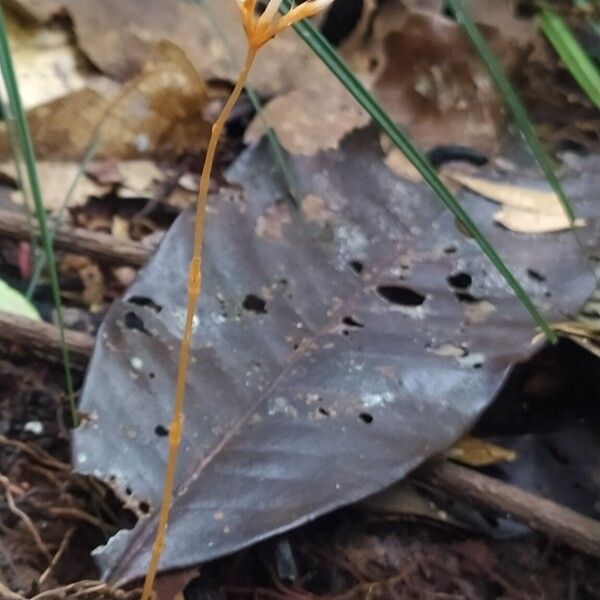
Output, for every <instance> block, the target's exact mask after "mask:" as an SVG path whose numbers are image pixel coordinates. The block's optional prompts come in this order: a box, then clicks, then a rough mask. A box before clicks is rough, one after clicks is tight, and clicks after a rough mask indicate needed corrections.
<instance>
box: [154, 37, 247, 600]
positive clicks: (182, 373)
mask: <svg viewBox="0 0 600 600" xmlns="http://www.w3.org/2000/svg"><path fill="white" fill-rule="evenodd" d="M256 52H257V49H256V48H250V49H249V50H248V55H247V57H246V62H245V64H244V67H243V69H242V71H241V73H240V76H239V78H238V80H237V83H236V85H235V88H234V89H233V91H232V92H231V95H230V96H229V99H228V100H227V103H226V104H225V106H224V107H223V110H222V111H221V114H220V115H219V117H218V119H217V120H216V121H215V123H214V125H213V127H212V132H211V136H210V140H209V143H208V149H207V151H206V159H205V161H204V167H203V169H202V177H201V179H200V190H199V192H198V206H197V208H196V224H195V229H194V249H193V254H192V260H191V261H190V267H189V273H188V301H187V313H186V318H185V325H184V328H183V337H182V340H181V350H180V353H179V370H178V372H177V384H176V388H175V400H174V404H173V416H172V420H171V424H170V425H169V456H168V458H167V472H166V474H165V481H164V486H163V496H162V504H161V507H160V516H159V520H158V528H157V532H156V539H155V540H154V546H153V547H152V556H151V558H150V565H149V566H148V572H147V573H146V580H145V581H144V589H143V592H142V600H150V598H151V596H152V589H153V587H154V579H155V578H156V573H157V571H158V563H159V561H160V557H161V555H162V552H163V549H164V546H165V538H166V535H167V527H168V523H169V514H170V512H171V498H172V496H173V485H174V483H175V467H176V466H177V456H178V454H179V446H180V444H181V434H182V431H183V422H184V400H185V385H186V379H187V370H188V364H189V358H190V345H191V341H192V330H193V328H192V325H193V322H194V315H195V313H196V304H197V302H198V296H200V292H201V290H202V245H203V240H204V223H205V216H206V201H207V198H208V188H209V184H210V174H211V172H212V167H213V164H214V160H215V154H216V151H217V146H218V143H219V139H220V137H221V133H222V132H223V128H224V126H225V123H226V122H227V119H228V118H229V115H230V114H231V110H232V109H233V107H234V106H235V103H236V102H237V101H238V99H239V97H240V94H241V93H242V90H243V89H244V85H245V84H246V81H247V79H248V73H249V72H250V69H251V67H252V63H253V62H254V57H255V56H256Z"/></svg>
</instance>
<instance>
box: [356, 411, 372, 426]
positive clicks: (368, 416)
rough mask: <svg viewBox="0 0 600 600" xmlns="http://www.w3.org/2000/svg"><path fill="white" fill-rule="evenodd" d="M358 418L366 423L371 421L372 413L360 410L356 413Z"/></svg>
mask: <svg viewBox="0 0 600 600" xmlns="http://www.w3.org/2000/svg"><path fill="white" fill-rule="evenodd" d="M358 418H359V419H360V420H361V421H362V422H363V423H366V424H367V425H369V424H371V423H372V422H373V415H372V414H370V413H366V412H362V413H360V415H358Z"/></svg>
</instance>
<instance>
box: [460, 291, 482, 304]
mask: <svg viewBox="0 0 600 600" xmlns="http://www.w3.org/2000/svg"><path fill="white" fill-rule="evenodd" d="M454 295H455V296H456V299H457V300H458V301H459V302H464V303H465V304H477V302H479V301H480V300H481V298H476V297H475V296H473V295H472V294H469V293H468V292H455V293H454Z"/></svg>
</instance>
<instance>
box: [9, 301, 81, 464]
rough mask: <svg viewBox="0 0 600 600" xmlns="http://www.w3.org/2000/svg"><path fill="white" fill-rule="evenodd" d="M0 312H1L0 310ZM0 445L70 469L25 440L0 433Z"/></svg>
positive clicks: (42, 462)
mask: <svg viewBox="0 0 600 600" xmlns="http://www.w3.org/2000/svg"><path fill="white" fill-rule="evenodd" d="M0 314H2V313H1V312H0ZM0 445H4V446H12V447H13V448H17V449H18V450H20V451H21V452H24V453H25V454H27V455H28V456H30V457H31V458H33V459H34V460H35V461H36V462H39V463H40V464H42V465H45V466H47V467H50V468H52V469H55V470H57V471H70V470H71V467H70V466H69V465H68V464H67V463H64V462H61V461H60V460H57V459H56V458H54V457H53V456H52V455H50V454H48V453H47V452H45V451H44V450H42V449H41V448H38V447H37V446H34V445H33V444H26V443H25V442H21V441H19V440H11V439H9V438H7V437H6V436H4V435H0Z"/></svg>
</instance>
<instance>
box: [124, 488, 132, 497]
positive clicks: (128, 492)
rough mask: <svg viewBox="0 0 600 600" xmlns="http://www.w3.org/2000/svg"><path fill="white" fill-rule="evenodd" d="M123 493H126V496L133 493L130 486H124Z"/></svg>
mask: <svg viewBox="0 0 600 600" xmlns="http://www.w3.org/2000/svg"><path fill="white" fill-rule="evenodd" d="M125 493H126V494H127V495H128V496H131V494H133V490H132V489H131V488H130V487H126V488H125Z"/></svg>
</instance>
